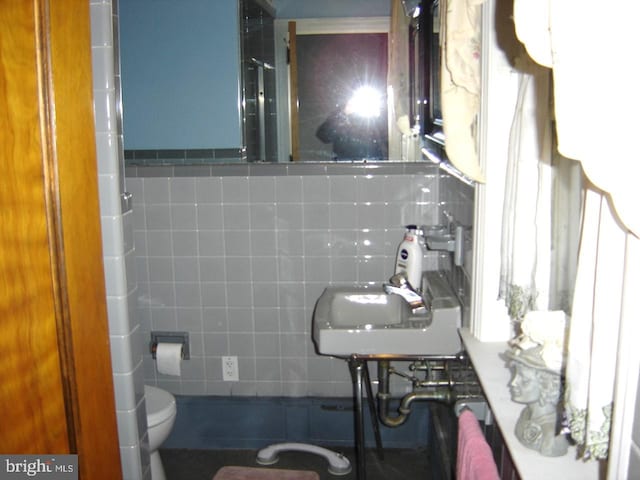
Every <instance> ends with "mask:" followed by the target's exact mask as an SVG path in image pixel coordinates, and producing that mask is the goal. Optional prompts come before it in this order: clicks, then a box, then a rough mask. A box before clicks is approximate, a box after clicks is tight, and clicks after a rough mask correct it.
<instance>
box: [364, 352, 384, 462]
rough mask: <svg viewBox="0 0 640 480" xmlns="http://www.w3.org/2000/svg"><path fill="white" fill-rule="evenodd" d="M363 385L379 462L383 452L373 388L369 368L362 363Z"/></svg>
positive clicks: (382, 457)
mask: <svg viewBox="0 0 640 480" xmlns="http://www.w3.org/2000/svg"><path fill="white" fill-rule="evenodd" d="M363 373H364V385H365V387H366V388H367V404H368V405H369V416H370V417H371V426H372V427H373V435H374V436H375V439H376V452H377V454H378V458H379V459H380V460H384V450H383V449H382V437H381V435H380V422H379V421H378V411H377V409H376V404H375V397H374V396H373V388H371V377H370V376H369V366H368V364H367V362H366V361H365V363H364V368H363Z"/></svg>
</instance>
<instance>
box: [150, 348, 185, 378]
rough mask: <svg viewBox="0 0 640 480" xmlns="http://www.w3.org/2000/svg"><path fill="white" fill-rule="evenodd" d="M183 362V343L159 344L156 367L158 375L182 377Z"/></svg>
mask: <svg viewBox="0 0 640 480" xmlns="http://www.w3.org/2000/svg"><path fill="white" fill-rule="evenodd" d="M181 362H182V344H181V343H162V342H161V343H158V346H157V348H156V366H157V368H158V373H162V374H164V375H174V376H180V364H181Z"/></svg>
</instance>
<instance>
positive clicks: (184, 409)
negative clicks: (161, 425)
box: [163, 367, 432, 450]
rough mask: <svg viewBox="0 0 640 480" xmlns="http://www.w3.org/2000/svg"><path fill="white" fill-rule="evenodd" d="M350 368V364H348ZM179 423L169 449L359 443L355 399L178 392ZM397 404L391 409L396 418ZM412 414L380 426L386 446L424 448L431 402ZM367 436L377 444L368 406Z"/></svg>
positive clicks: (418, 406) (167, 445)
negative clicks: (395, 424)
mask: <svg viewBox="0 0 640 480" xmlns="http://www.w3.org/2000/svg"><path fill="white" fill-rule="evenodd" d="M345 368H346V367H345ZM176 403H177V410H178V413H177V416H176V423H175V425H174V427H173V430H172V431H171V434H170V435H169V438H168V439H167V440H166V442H165V443H164V444H163V447H164V448H192V449H204V450H207V449H224V448H229V449H238V448H243V449H244V448H251V449H253V448H263V447H266V446H267V445H271V444H273V443H281V442H302V443H311V444H314V445H323V446H327V447H331V446H344V447H350V446H353V445H354V441H355V437H354V423H353V409H352V407H353V400H352V399H351V398H313V397H304V398H284V397H260V398H258V397H233V398H232V397H216V396H183V395H177V396H176ZM396 408H397V405H394V407H393V409H392V410H391V411H390V413H391V415H392V416H396V415H397V412H396ZM411 411H412V413H411V416H410V417H409V419H408V420H407V422H406V423H405V424H404V425H402V426H400V427H397V428H389V427H385V426H384V425H381V426H380V434H381V437H382V444H383V446H384V447H385V448H421V447H426V446H428V445H429V444H430V443H431V428H432V425H431V414H430V410H429V404H428V402H414V403H413V404H412V405H411ZM364 414H365V430H366V432H365V440H366V446H367V447H374V446H375V437H374V434H373V429H372V427H371V419H370V417H369V410H368V408H367V407H366V406H365V411H364Z"/></svg>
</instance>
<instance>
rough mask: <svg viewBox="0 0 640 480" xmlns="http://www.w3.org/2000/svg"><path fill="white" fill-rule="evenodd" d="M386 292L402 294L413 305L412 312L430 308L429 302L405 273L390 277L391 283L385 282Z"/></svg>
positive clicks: (383, 286)
mask: <svg viewBox="0 0 640 480" xmlns="http://www.w3.org/2000/svg"><path fill="white" fill-rule="evenodd" d="M382 288H384V291H385V293H387V294H389V295H400V296H401V297H402V298H404V299H405V300H406V301H407V303H408V304H409V306H410V307H411V312H412V313H426V312H427V311H428V310H429V307H428V306H427V302H426V301H425V299H424V297H423V296H422V295H421V294H420V292H419V291H418V290H417V289H415V288H414V287H413V286H412V285H411V283H409V280H407V276H406V275H405V274H404V273H396V274H395V275H393V276H392V277H391V278H390V279H389V283H383V284H382Z"/></svg>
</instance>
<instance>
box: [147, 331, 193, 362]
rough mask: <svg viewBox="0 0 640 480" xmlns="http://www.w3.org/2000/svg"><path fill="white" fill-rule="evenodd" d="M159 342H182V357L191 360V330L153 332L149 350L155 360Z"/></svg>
mask: <svg viewBox="0 0 640 480" xmlns="http://www.w3.org/2000/svg"><path fill="white" fill-rule="evenodd" d="M159 343H181V344H182V359H183V360H189V332H159V331H155V332H151V342H150V343H149V350H150V351H151V356H152V357H153V359H154V360H155V358H156V350H157V349H158V344H159Z"/></svg>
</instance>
